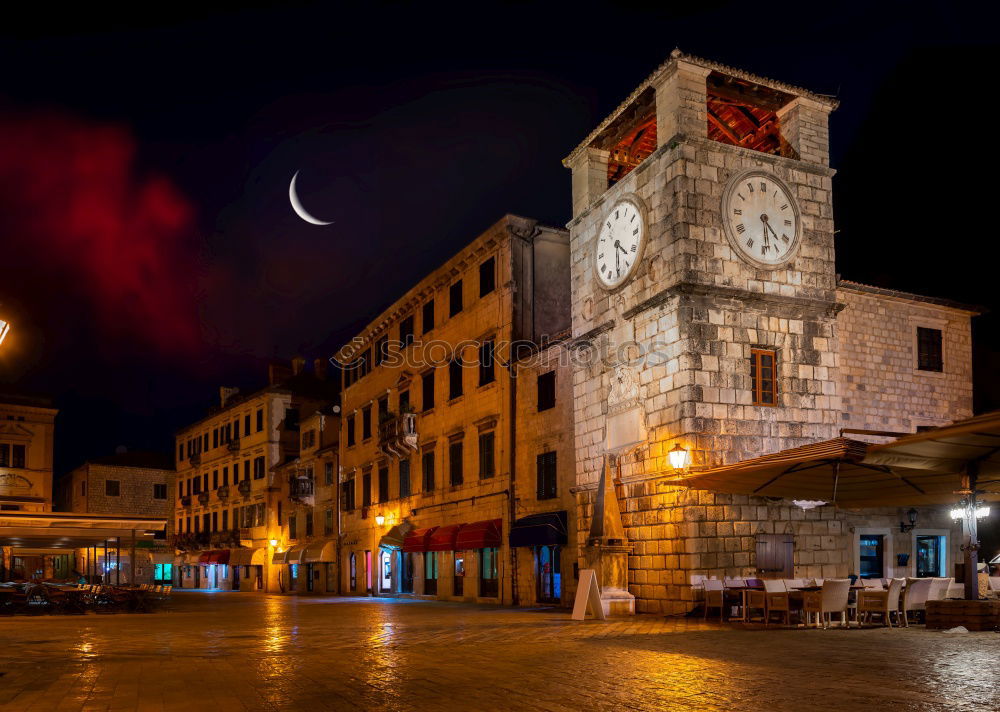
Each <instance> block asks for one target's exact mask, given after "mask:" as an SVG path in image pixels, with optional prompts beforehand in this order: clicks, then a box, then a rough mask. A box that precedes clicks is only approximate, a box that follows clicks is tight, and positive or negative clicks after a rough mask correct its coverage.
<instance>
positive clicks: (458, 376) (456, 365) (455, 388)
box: [448, 358, 462, 400]
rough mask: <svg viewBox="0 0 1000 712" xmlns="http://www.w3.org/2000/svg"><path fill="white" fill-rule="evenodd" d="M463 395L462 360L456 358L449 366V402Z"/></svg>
mask: <svg viewBox="0 0 1000 712" xmlns="http://www.w3.org/2000/svg"><path fill="white" fill-rule="evenodd" d="M461 395H462V360H461V359H460V358H456V359H455V360H454V361H452V362H451V363H449V364H448V400H451V399H453V398H458V397H459V396H461Z"/></svg>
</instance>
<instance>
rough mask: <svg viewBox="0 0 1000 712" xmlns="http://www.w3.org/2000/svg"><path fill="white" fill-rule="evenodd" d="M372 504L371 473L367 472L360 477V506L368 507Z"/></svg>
mask: <svg viewBox="0 0 1000 712" xmlns="http://www.w3.org/2000/svg"><path fill="white" fill-rule="evenodd" d="M371 504H372V471H371V470H368V471H367V472H365V473H364V474H363V475H362V476H361V506H362V507H370V506H371Z"/></svg>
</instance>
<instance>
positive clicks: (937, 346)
mask: <svg viewBox="0 0 1000 712" xmlns="http://www.w3.org/2000/svg"><path fill="white" fill-rule="evenodd" d="M917 369H918V370H920V371H936V372H938V373H941V372H942V371H944V348H943V340H942V335H941V330H940V329H928V328H926V327H923V326H918V327H917Z"/></svg>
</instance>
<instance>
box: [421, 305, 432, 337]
mask: <svg viewBox="0 0 1000 712" xmlns="http://www.w3.org/2000/svg"><path fill="white" fill-rule="evenodd" d="M420 328H421V330H422V332H421V333H424V334H426V333H427V332H428V331H430V330H431V329H433V328H434V300H433V299H428V300H427V302H425V303H424V308H423V315H422V318H421V324H420Z"/></svg>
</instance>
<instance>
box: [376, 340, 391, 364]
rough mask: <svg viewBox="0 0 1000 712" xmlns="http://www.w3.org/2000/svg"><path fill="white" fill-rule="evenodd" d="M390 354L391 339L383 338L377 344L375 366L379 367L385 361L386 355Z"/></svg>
mask: <svg viewBox="0 0 1000 712" xmlns="http://www.w3.org/2000/svg"><path fill="white" fill-rule="evenodd" d="M388 353H389V337H388V336H383V337H381V338H379V339H378V340H377V341H376V342H375V365H376V366H379V365H381V363H382V362H383V361H385V357H386V355H387V354H388Z"/></svg>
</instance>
